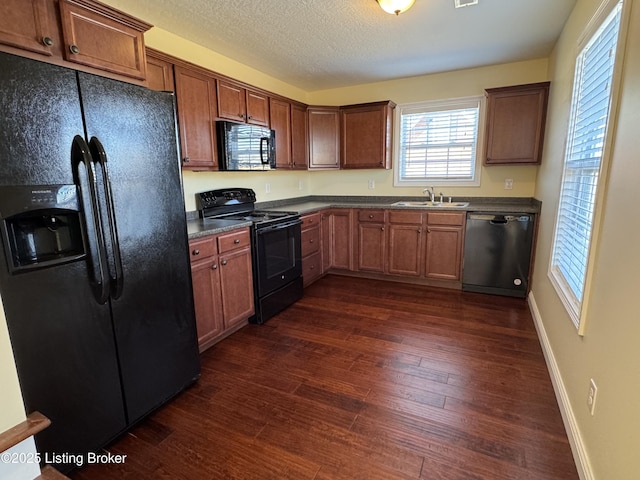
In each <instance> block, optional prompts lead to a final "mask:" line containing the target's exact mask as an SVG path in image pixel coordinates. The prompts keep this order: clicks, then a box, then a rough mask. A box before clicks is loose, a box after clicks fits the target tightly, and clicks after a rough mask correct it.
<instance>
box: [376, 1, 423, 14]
mask: <svg viewBox="0 0 640 480" xmlns="http://www.w3.org/2000/svg"><path fill="white" fill-rule="evenodd" d="M376 1H377V2H378V5H380V8H381V9H382V10H384V11H385V12H387V13H390V14H392V15H393V14H395V15H398V14H400V13H402V12H406V11H407V10H409V9H410V8H411V5H413V2H415V0H376Z"/></svg>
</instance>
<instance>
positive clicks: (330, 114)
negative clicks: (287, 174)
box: [307, 107, 340, 170]
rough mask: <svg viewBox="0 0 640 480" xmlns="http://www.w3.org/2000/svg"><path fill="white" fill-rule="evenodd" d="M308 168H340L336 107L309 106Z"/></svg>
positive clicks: (338, 114)
mask: <svg viewBox="0 0 640 480" xmlns="http://www.w3.org/2000/svg"><path fill="white" fill-rule="evenodd" d="M307 112H308V121H309V170H316V169H318V170H320V169H325V170H326V169H338V168H340V111H339V109H338V107H309V108H308V109H307Z"/></svg>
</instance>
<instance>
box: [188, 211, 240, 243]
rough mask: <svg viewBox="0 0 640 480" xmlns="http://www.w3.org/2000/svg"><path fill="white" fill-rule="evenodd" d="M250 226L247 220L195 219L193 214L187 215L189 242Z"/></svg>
mask: <svg viewBox="0 0 640 480" xmlns="http://www.w3.org/2000/svg"><path fill="white" fill-rule="evenodd" d="M196 215H197V212H196ZM250 226H251V222H249V221H246V220H217V219H208V218H197V217H196V218H193V214H192V213H191V212H189V213H188V214H187V233H188V234H189V240H191V239H194V238H200V237H206V236H207V235H215V234H218V233H222V232H228V231H229V230H235V229H236V228H242V227H250Z"/></svg>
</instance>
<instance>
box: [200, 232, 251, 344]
mask: <svg viewBox="0 0 640 480" xmlns="http://www.w3.org/2000/svg"><path fill="white" fill-rule="evenodd" d="M189 250H190V257H191V279H192V282H193V296H194V304H195V310H196V324H197V329H198V345H199V347H200V351H201V352H202V351H203V350H206V349H207V348H209V347H210V346H211V345H213V344H214V343H216V341H218V340H220V339H221V338H223V337H225V336H227V335H229V334H230V333H233V332H234V331H236V330H237V329H239V328H240V327H241V326H243V325H245V324H246V323H247V321H248V318H249V317H250V316H251V315H253V313H254V304H253V278H252V264H251V241H250V234H249V229H248V228H243V229H239V230H232V231H230V232H225V233H221V234H219V235H211V236H208V237H204V238H199V239H195V240H192V241H190V242H189Z"/></svg>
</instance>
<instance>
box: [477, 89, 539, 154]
mask: <svg viewBox="0 0 640 480" xmlns="http://www.w3.org/2000/svg"><path fill="white" fill-rule="evenodd" d="M486 94H487V126H486V128H487V133H486V142H485V160H484V163H485V165H508V164H510V165H536V164H540V161H541V159H542V146H543V143H544V132H545V122H546V117H547V102H548V100H549V82H542V83H532V84H528V85H516V86H511V87H502V88H489V89H487V90H486Z"/></svg>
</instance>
